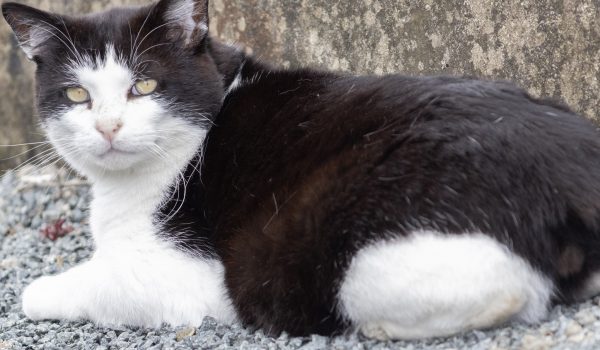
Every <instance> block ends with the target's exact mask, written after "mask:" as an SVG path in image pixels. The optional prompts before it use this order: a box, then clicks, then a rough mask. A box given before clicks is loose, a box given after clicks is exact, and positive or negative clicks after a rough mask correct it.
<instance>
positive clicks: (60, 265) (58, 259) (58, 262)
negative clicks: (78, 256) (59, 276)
mask: <svg viewBox="0 0 600 350" xmlns="http://www.w3.org/2000/svg"><path fill="white" fill-rule="evenodd" d="M64 265H65V258H63V257H62V255H57V256H56V266H57V267H58V268H61V269H62V268H63V266H64Z"/></svg>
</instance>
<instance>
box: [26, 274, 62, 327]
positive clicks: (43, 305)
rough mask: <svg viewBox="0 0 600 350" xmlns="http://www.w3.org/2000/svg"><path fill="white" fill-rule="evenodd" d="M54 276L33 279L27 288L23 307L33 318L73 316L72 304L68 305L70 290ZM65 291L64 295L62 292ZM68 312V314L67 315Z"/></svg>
mask: <svg viewBox="0 0 600 350" xmlns="http://www.w3.org/2000/svg"><path fill="white" fill-rule="evenodd" d="M58 282H59V281H57V280H56V277H54V276H44V277H40V278H38V279H36V280H35V281H33V282H32V283H31V284H30V285H29V286H27V287H26V288H25V290H24V291H23V296H22V308H23V312H24V313H25V315H26V316H27V317H28V318H30V319H32V320H44V319H59V318H73V317H72V316H73V315H72V312H70V311H72V305H68V304H69V302H68V299H69V298H68V295H69V294H68V291H63V288H64V287H62V286H61V285H60V284H59V283H58ZM63 292H64V295H62V296H61V294H62V293H63ZM67 314H68V315H67Z"/></svg>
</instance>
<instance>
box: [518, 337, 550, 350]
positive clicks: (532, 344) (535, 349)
mask: <svg viewBox="0 0 600 350" xmlns="http://www.w3.org/2000/svg"><path fill="white" fill-rule="evenodd" d="M552 344H553V341H552V339H551V338H549V337H545V336H540V335H532V334H527V335H524V336H523V338H522V339H521V349H523V350H546V349H550V347H551V346H552Z"/></svg>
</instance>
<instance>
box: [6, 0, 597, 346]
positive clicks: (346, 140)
mask: <svg viewBox="0 0 600 350" xmlns="http://www.w3.org/2000/svg"><path fill="white" fill-rule="evenodd" d="M166 1H167V0H163V1H161V4H164V3H165V2H166ZM158 8H160V6H159V7H158ZM23 11H25V12H27V11H30V10H28V9H27V8H25V7H23V6H22V5H15V4H5V5H4V6H3V12H4V15H5V16H6V17H8V18H9V22H10V21H11V20H12V24H13V27H15V26H17V27H18V25H19V23H17V22H15V21H16V20H18V18H17V17H18V16H17V15H18V14H19V13H21V12H23ZM148 14H149V15H148ZM11 15H12V16H13V17H14V18H12V19H11ZM31 15H32V16H43V15H41V14H40V13H39V12H36V13H33V12H31ZM15 16H16V17H15ZM147 16H148V18H149V21H150V22H151V25H149V26H148V28H154V27H156V26H157V25H159V24H160V23H161V22H160V21H162V18H161V16H160V12H159V11H158V10H157V8H156V7H145V8H137V9H127V10H117V11H110V12H106V13H104V14H99V15H95V16H92V17H84V18H74V19H71V18H66V19H65V22H66V27H68V28H70V29H71V34H72V35H73V39H74V42H75V45H76V46H77V49H78V50H84V51H85V50H98V51H99V52H102V50H104V45H102V44H103V43H105V42H107V41H111V42H115V43H118V44H119V47H120V49H121V50H123V51H124V52H125V53H127V52H128V51H127V50H128V49H127V47H128V46H130V44H131V39H130V35H129V26H131V27H132V29H133V31H134V33H135V32H136V31H137V30H140V28H142V23H143V22H144V19H145V18H146V17H147ZM48 20H49V21H50V20H55V18H53V17H48ZM148 30H149V29H143V28H142V30H141V32H142V33H144V32H147V31H148ZM173 30H174V29H173V28H168V29H165V32H164V33H160V31H159V33H158V35H157V36H156V37H155V36H151V37H150V38H151V39H150V38H149V42H148V43H146V44H145V45H144V47H146V48H149V47H151V45H154V44H158V43H161V42H163V41H164V40H171V39H173V38H174V37H176V35H175V36H174V34H173ZM46 45H48V46H47V47H46V48H44V49H45V50H48V51H47V52H48V53H47V54H45V55H40V56H39V57H36V58H35V59H36V61H37V62H38V64H39V66H40V68H39V70H38V81H57V82H60V81H61V79H63V77H62V76H61V74H64V72H63V71H62V70H61V67H62V62H63V60H64V57H66V56H68V55H69V52H68V51H67V50H66V49H64V48H63V47H62V46H61V45H59V44H58V43H56V42H49V43H47V44H46ZM53 45H54V46H53ZM146 45H147V46H146ZM147 55H148V59H152V60H156V61H157V62H158V64H156V65H152V64H149V65H148V66H147V70H145V71H144V72H143V74H145V75H148V76H151V77H153V78H157V79H158V80H159V81H160V83H161V85H160V89H161V93H164V94H165V95H166V96H168V97H172V98H175V99H184V100H185V101H184V102H186V103H193V104H195V105H197V106H198V107H199V108H202V109H203V110H205V111H206V113H207V116H209V119H210V121H211V122H212V123H213V124H214V125H213V126H212V127H211V129H210V132H209V134H208V137H207V140H206V143H205V145H204V148H203V150H202V152H201V154H199V156H198V157H196V158H195V159H194V160H192V162H191V163H190V164H189V165H188V167H187V169H185V176H186V178H187V179H188V180H189V181H188V182H187V184H188V186H187V189H186V193H187V196H186V198H185V199H184V200H183V202H181V198H179V200H177V197H176V196H175V197H173V199H172V200H171V201H170V202H167V203H164V205H163V207H161V208H160V209H159V211H158V213H157V217H160V218H164V217H168V216H170V215H171V214H173V213H176V214H175V215H174V216H173V217H172V219H171V220H169V221H168V222H166V223H165V226H164V229H165V231H164V234H163V235H164V238H165V239H169V240H173V239H176V241H177V244H178V245H179V246H180V247H181V248H182V249H185V250H186V251H191V252H193V253H200V254H213V255H216V256H218V257H220V258H221V259H222V260H223V263H224V265H225V268H226V284H227V287H228V291H229V294H230V296H231V298H232V300H233V302H234V304H235V306H236V309H237V311H238V312H239V315H240V317H241V319H242V321H243V322H244V323H245V324H246V325H250V326H254V327H260V328H263V329H265V330H266V331H269V332H272V333H279V332H281V331H287V332H289V333H291V334H292V335H305V334H309V333H321V334H332V333H336V332H340V331H343V330H345V329H346V327H347V326H348V325H347V324H346V323H345V320H343V319H342V318H341V317H340V310H338V309H337V308H338V305H337V293H338V289H339V286H340V282H341V280H342V278H343V276H344V273H345V271H346V269H347V267H348V264H349V262H350V260H351V259H352V257H353V255H354V254H355V253H356V252H357V250H359V249H360V248H362V247H364V246H365V245H366V244H368V243H370V242H373V241H376V240H383V239H387V238H390V237H401V236H404V235H407V234H409V233H411V232H414V231H415V230H419V229H430V230H436V231H440V232H444V233H446V234H464V233H468V232H475V231H476V232H483V233H485V234H487V235H490V236H492V237H494V238H495V239H497V240H498V241H499V242H502V243H504V244H505V245H506V246H507V247H508V248H509V249H510V250H512V251H513V252H515V253H516V254H518V255H520V256H521V257H523V258H524V259H525V260H527V261H528V262H529V263H530V264H531V265H532V266H533V267H534V268H536V269H537V270H539V271H540V272H542V273H543V274H544V275H546V276H548V278H549V279H550V280H551V281H552V282H553V283H554V284H555V285H556V287H557V297H556V301H570V300H573V299H574V297H575V296H576V295H577V292H578V291H579V290H580V289H581V287H582V284H583V283H584V282H585V281H586V279H587V278H588V277H589V276H590V274H591V273H592V272H595V271H598V270H599V269H600V266H599V265H600V255H599V252H600V181H599V179H598V175H597V174H599V173H600V141H599V138H598V136H599V135H598V131H597V128H596V127H595V126H594V125H593V124H592V123H591V122H590V121H588V120H586V119H585V118H583V117H580V116H578V115H576V114H575V113H573V112H572V111H571V110H570V109H569V108H568V107H566V106H564V105H562V104H560V103H556V102H554V101H549V100H543V99H536V98H533V97H531V96H529V95H528V94H527V93H526V92H525V91H523V90H521V89H519V88H517V87H515V86H513V85H511V84H509V83H505V82H489V81H480V80H474V79H466V78H453V77H419V78H417V77H407V76H400V75H392V76H385V77H376V76H366V77H355V76H346V75H340V74H334V73H328V72H318V71H313V70H309V69H303V70H280V69H274V68H272V67H269V66H267V65H265V64H262V63H260V62H257V61H256V60H255V59H253V58H252V57H245V56H244V55H243V54H241V53H240V52H239V51H237V50H235V49H232V48H229V47H227V46H224V45H221V44H219V43H218V42H216V41H214V40H212V39H211V38H210V37H205V38H202V39H201V40H200V41H199V42H198V43H196V44H195V45H194V46H193V47H192V48H190V47H184V46H182V45H181V44H180V43H179V42H178V41H177V40H172V41H171V42H170V44H169V45H167V46H165V47H162V48H157V49H155V50H150V51H149V52H148V53H147ZM242 63H243V65H242ZM240 67H242V68H241V69H240ZM238 72H241V78H242V81H243V84H242V86H241V87H239V88H238V89H234V90H233V91H232V92H231V93H230V94H228V95H227V96H224V94H225V91H226V90H227V88H228V87H229V86H230V85H231V83H232V82H233V81H234V79H235V76H236V74H237V73H238ZM38 93H39V95H40V107H41V108H48V109H52V108H56V106H58V107H60V105H61V103H64V101H61V100H60V97H59V96H58V95H57V94H56V91H53V90H52V89H51V88H48V87H46V84H40V86H39V87H38ZM182 112H183V110H182ZM182 117H187V116H186V115H185V114H183V115H182ZM199 123H207V121H204V120H203V119H199ZM201 160H203V161H202V162H201ZM181 186H182V184H181ZM179 192H180V193H183V188H180V189H179ZM572 252H575V255H579V258H581V259H579V260H578V259H575V262H574V260H573V259H571V258H570V256H571V255H573V254H572ZM399 278H401V276H399Z"/></svg>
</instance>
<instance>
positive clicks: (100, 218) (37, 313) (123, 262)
mask: <svg viewBox="0 0 600 350" xmlns="http://www.w3.org/2000/svg"><path fill="white" fill-rule="evenodd" d="M188 149H189V148H188ZM192 155H193V154H192ZM190 158H191V155H190V154H181V156H180V157H175V159H172V160H173V161H174V162H175V163H177V165H178V167H172V166H171V167H167V166H165V165H164V164H156V165H155V166H148V167H146V168H143V169H142V168H138V169H136V170H135V171H131V172H129V173H127V174H121V175H119V176H107V175H104V176H103V177H98V178H96V179H92V181H93V182H94V186H93V193H94V200H93V202H92V205H91V218H90V219H91V220H90V221H91V227H92V233H93V236H94V240H95V243H96V251H95V253H94V255H93V257H92V259H91V260H90V261H88V262H85V263H83V264H81V265H79V266H77V267H75V268H73V269H71V270H68V271H67V272H65V273H62V274H60V275H57V276H49V277H42V278H40V279H38V280H36V281H34V283H32V284H31V285H30V286H29V287H28V288H27V289H26V290H25V293H24V295H23V309H24V311H25V313H26V314H27V315H28V316H29V317H30V318H32V319H48V318H58V319H71V320H72V319H81V318H85V319H90V320H92V321H94V322H96V323H99V324H127V325H136V326H153V327H158V326H160V325H161V324H162V323H168V324H171V325H187V324H192V325H198V324H200V323H201V322H202V319H203V318H204V317H205V316H212V317H215V318H216V319H218V320H220V321H222V322H233V321H234V320H235V318H236V317H235V313H234V311H233V308H232V306H231V303H230V301H229V299H228V298H227V294H226V292H225V288H224V281H223V266H222V264H221V263H220V262H219V261H218V260H214V259H207V258H202V257H199V256H197V257H194V256H190V255H188V254H186V253H183V252H181V251H179V250H177V249H175V248H174V247H173V245H172V244H171V243H170V242H167V241H165V240H163V239H161V238H159V237H158V235H157V234H158V233H159V230H160V227H158V226H157V225H155V224H154V222H153V214H154V212H155V210H156V208H157V207H158V206H159V205H160V203H161V201H162V200H163V199H164V197H165V195H168V194H169V191H168V187H169V184H170V183H172V182H173V181H175V179H176V178H177V176H178V170H177V169H179V168H182V167H183V165H185V163H186V160H187V159H190Z"/></svg>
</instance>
